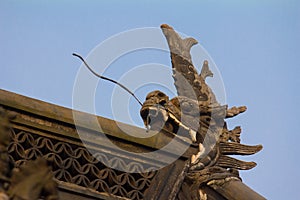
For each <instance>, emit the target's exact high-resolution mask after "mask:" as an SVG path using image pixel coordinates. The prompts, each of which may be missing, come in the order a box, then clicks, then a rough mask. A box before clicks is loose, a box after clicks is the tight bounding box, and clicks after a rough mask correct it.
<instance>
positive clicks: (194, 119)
mask: <svg viewBox="0 0 300 200" xmlns="http://www.w3.org/2000/svg"><path fill="white" fill-rule="evenodd" d="M161 28H162V32H163V34H164V35H165V37H166V39H167V42H168V45H169V49H170V54H171V61H172V70H173V78H174V84H175V87H176V89H177V94H178V96H177V97H175V98H173V99H171V100H169V97H168V96H167V95H165V94H164V93H163V92H161V91H153V92H150V93H149V94H148V95H147V97H146V100H145V102H144V103H143V106H142V108H141V110H140V114H141V117H142V119H143V121H144V124H145V126H146V127H147V128H148V129H153V130H161V129H165V130H167V131H169V132H172V133H175V134H179V135H184V136H188V135H190V138H191V140H192V142H193V143H195V144H198V145H199V153H198V154H196V155H194V156H192V158H191V167H190V171H199V170H202V169H204V168H206V167H209V166H218V167H222V168H223V169H227V168H233V169H250V168H252V167H254V166H255V165H256V163H254V162H244V161H240V160H237V159H234V158H231V157H229V156H227V155H230V154H239V155H249V154H254V153H256V152H257V151H259V150H261V148H262V147H261V145H258V146H247V145H242V144H239V142H240V139H239V135H240V132H241V129H240V127H236V128H235V129H233V130H231V131H230V130H228V129H227V125H226V122H225V118H230V117H234V116H236V115H238V114H239V113H242V112H244V111H245V110H246V107H245V106H241V107H233V108H231V109H228V107H227V105H220V104H219V103H218V102H217V100H216V97H215V95H214V93H213V92H212V90H211V88H210V87H209V86H208V85H207V84H206V82H205V79H206V78H207V77H212V76H213V73H212V71H211V70H210V69H209V66H208V61H204V62H203V66H202V70H201V73H200V74H198V72H197V70H196V68H195V67H194V65H193V63H192V59H191V55H190V49H191V47H192V46H193V45H195V44H197V40H195V39H194V38H186V39H182V38H181V37H180V36H179V35H178V34H177V33H176V32H175V31H174V29H173V28H172V27H170V26H169V25H167V24H163V25H161Z"/></svg>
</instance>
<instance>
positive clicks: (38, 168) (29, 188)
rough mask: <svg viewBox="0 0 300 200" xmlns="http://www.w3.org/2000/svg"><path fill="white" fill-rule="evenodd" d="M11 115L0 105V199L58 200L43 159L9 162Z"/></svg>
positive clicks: (51, 176)
mask: <svg viewBox="0 0 300 200" xmlns="http://www.w3.org/2000/svg"><path fill="white" fill-rule="evenodd" d="M13 118H15V115H13V114H8V113H7V112H6V111H5V110H4V109H3V108H1V107H0V200H8V199H11V200H38V199H39V198H40V197H44V198H43V199H45V200H57V199H58V192H57V183H56V182H55V181H54V179H53V175H52V172H51V168H50V167H49V166H48V164H47V161H46V160H45V159H43V158H38V159H36V160H35V161H28V162H26V163H25V164H23V165H21V166H20V168H14V166H13V163H11V162H10V159H9V154H8V150H7V148H8V145H9V144H10V141H11V138H10V129H11V126H10V121H11V120H12V119H13Z"/></svg>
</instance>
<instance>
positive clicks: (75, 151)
mask: <svg viewBox="0 0 300 200" xmlns="http://www.w3.org/2000/svg"><path fill="white" fill-rule="evenodd" d="M11 137H12V142H11V144H10V145H9V147H8V151H9V154H10V159H11V160H12V161H13V162H14V163H15V165H16V166H17V167H18V166H20V165H21V164H23V163H24V162H26V161H27V160H33V159H36V158H37V157H39V156H42V157H44V158H46V159H47V160H49V161H51V162H52V170H53V174H54V176H55V178H56V179H57V180H60V181H64V182H68V183H73V184H76V185H79V186H83V187H86V188H90V189H93V190H96V191H98V192H105V193H108V194H111V195H115V196H121V197H126V198H129V199H143V196H144V194H143V193H144V192H145V190H146V189H147V188H148V187H149V185H150V182H151V180H152V179H153V178H154V176H155V174H156V172H155V171H152V170H150V171H149V170H148V171H149V172H145V173H127V172H122V171H118V170H114V169H111V168H109V167H106V166H105V165H103V164H102V162H100V161H99V160H103V161H105V162H104V163H108V162H110V164H112V165H111V166H116V165H121V166H119V167H123V168H126V169H132V170H133V169H134V168H139V169H141V170H142V168H143V165H141V164H140V163H137V162H133V161H128V162H125V161H124V159H118V158H117V157H115V156H114V157H113V156H111V158H110V157H108V155H105V154H102V153H100V152H97V153H95V154H94V156H93V155H91V153H90V152H89V151H88V150H87V149H86V148H84V147H82V146H77V145H74V144H69V143H66V142H62V141H58V140H55V139H52V138H51V139H49V138H47V137H44V136H41V135H37V134H33V133H28V132H25V131H21V130H17V129H13V130H12V131H11ZM118 169H120V168H118ZM121 169H122V168H121ZM133 171H134V170H133Z"/></svg>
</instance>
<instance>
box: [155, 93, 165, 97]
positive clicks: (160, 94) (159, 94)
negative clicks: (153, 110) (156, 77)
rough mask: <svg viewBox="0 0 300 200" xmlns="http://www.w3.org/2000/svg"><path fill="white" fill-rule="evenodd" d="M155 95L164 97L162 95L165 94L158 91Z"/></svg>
mask: <svg viewBox="0 0 300 200" xmlns="http://www.w3.org/2000/svg"><path fill="white" fill-rule="evenodd" d="M157 96H159V97H164V96H166V95H165V94H164V93H162V92H160V93H158V94H157Z"/></svg>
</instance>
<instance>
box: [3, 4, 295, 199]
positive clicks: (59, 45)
mask: <svg viewBox="0 0 300 200" xmlns="http://www.w3.org/2000/svg"><path fill="white" fill-rule="evenodd" d="M162 23H168V24H170V25H172V26H173V27H174V28H175V29H176V30H178V31H180V32H182V33H185V34H187V35H190V36H193V37H194V38H196V39H197V40H198V41H199V43H200V44H201V45H202V46H203V47H204V48H205V49H206V51H207V52H208V53H209V55H210V56H211V58H212V59H213V61H214V62H215V63H216V65H217V67H218V69H219V71H220V73H221V76H222V79H223V81H224V86H225V90H226V97H227V99H226V101H227V103H228V104H229V106H235V105H246V106H247V107H248V110H247V112H246V113H244V114H242V115H240V116H238V117H236V119H231V120H229V122H228V123H229V127H230V128H233V127H234V126H236V125H241V126H242V129H243V132H242V141H243V143H246V144H263V146H264V149H263V150H262V152H260V153H258V154H257V155H255V156H251V157H250V158H245V159H247V160H254V161H256V162H257V163H258V166H257V167H256V168H255V169H253V170H250V171H246V172H241V176H242V178H243V180H244V182H245V183H246V184H247V185H249V186H250V187H252V188H253V189H254V190H255V191H257V192H259V193H261V194H262V195H264V196H265V197H266V198H268V199H298V198H300V190H299V183H298V180H299V179H300V174H299V167H298V165H299V164H300V162H299V154H298V153H299V150H298V148H297V147H298V141H299V140H300V136H299V134H300V128H299V125H298V124H299V118H298V113H299V111H300V110H299V106H298V103H299V102H300V95H299V89H298V87H299V85H300V81H299V78H298V74H299V73H300V69H299V67H300V61H299V57H300V50H299V46H300V3H299V1H296V0H281V1H280V0H273V1H271V0H269V1H268V0H262V1H256V0H253V1H250V0H249V1H248V0H245V1H234V0H229V1H214V0H211V1H198V2H197V1H184V2H183V1H182V2H179V1H164V2H160V1H143V2H142V1H126V2H125V1H106V2H100V1H46V0H45V1H13V0H10V1H8V0H7V1H4V0H2V1H0V60H1V79H0V87H1V89H5V90H9V91H12V92H16V93H19V94H22V95H26V96H30V97H33V98H37V99H40V100H43V101H47V102H50V103H55V104H58V105H62V106H65V107H69V108H71V107H72V92H73V85H74V82H75V79H76V75H77V73H78V69H79V67H80V64H81V63H80V62H79V60H78V59H76V58H74V57H72V56H71V54H72V53H73V52H78V53H80V54H82V55H83V56H84V57H85V56H87V55H88V54H89V52H90V51H91V50H92V49H94V48H95V47H96V46H97V45H98V44H99V43H101V42H103V41H105V40H106V39H107V38H109V37H111V36H113V35H115V34H118V33H120V32H123V31H127V30H130V29H134V28H143V27H159V26H160V24H162ZM135 55H136V56H137V57H136V59H135ZM99 56H101V55H99ZM143 62H146V63H148V62H157V63H163V64H165V65H170V60H169V56H168V54H166V53H162V54H159V53H157V52H155V51H144V52H140V53H137V54H132V55H131V54H130V55H128V57H127V58H126V55H125V56H124V57H122V59H120V60H119V61H118V62H115V63H114V66H113V67H112V68H111V69H110V70H108V71H106V72H105V75H106V76H109V77H111V78H114V79H118V78H120V76H121V75H122V70H123V71H124V69H127V70H128V69H130V67H134V66H137V65H140V64H143ZM123 66H125V68H122V67H123ZM120 69H122V70H120ZM114 87H115V86H113V85H112V84H110V83H104V82H100V83H99V85H98V88H97V94H96V98H99V101H96V105H95V107H96V110H97V114H99V115H101V116H105V117H109V118H112V115H111V110H110V100H111V96H110V95H109V94H110V92H111V91H112V90H113V88H114ZM153 89H155V86H151V87H150V86H149V87H145V89H144V91H137V95H138V97H139V98H140V99H141V100H143V99H144V98H145V94H146V93H147V92H149V91H151V90H153ZM159 89H162V88H159ZM141 90H142V89H141ZM130 105H131V106H133V107H134V106H136V107H137V106H138V104H136V105H135V104H134V103H131V104H130ZM131 110H132V112H136V113H137V112H138V110H139V108H137V109H131ZM132 115H134V114H132ZM135 120H138V119H137V118H136V119H135ZM136 123H137V124H139V123H140V122H136Z"/></svg>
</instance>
